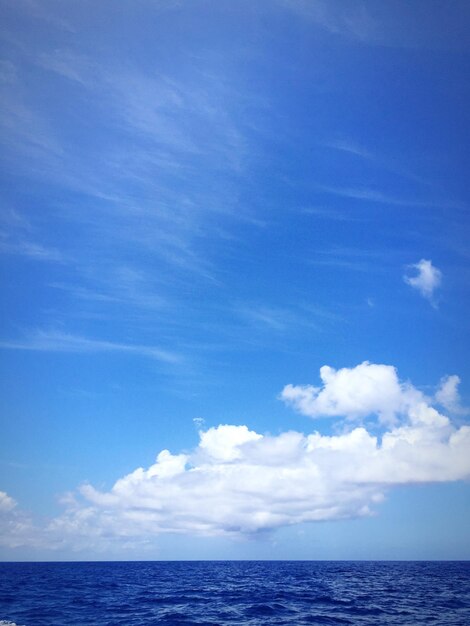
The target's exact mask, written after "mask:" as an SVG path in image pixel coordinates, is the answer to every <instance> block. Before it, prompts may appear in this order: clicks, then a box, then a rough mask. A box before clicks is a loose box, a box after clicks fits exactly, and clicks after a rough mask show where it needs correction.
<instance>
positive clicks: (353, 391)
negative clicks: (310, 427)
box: [281, 361, 420, 422]
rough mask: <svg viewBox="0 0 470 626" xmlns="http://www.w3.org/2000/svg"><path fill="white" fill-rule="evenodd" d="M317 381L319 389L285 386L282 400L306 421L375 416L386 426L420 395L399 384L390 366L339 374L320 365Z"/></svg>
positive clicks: (371, 365) (346, 370)
mask: <svg viewBox="0 0 470 626" xmlns="http://www.w3.org/2000/svg"><path fill="white" fill-rule="evenodd" d="M320 378H321V380H322V383H323V386H322V387H314V386H313V385H286V386H285V387H284V389H283V391H282V393H281V398H282V400H284V402H286V403H287V404H289V405H291V406H292V407H294V408H295V409H296V410H297V411H299V412H300V413H302V414H303V415H308V416H309V417H346V418H348V419H358V418H364V417H367V416H369V415H373V414H375V415H377V416H378V417H379V419H380V420H381V421H383V422H386V421H394V420H395V419H396V417H397V415H399V414H401V413H403V412H404V411H406V409H407V407H408V406H409V405H410V403H413V402H415V401H416V397H417V396H419V395H420V392H419V391H418V390H417V389H415V388H414V387H413V386H412V385H409V384H404V383H401V382H400V381H399V379H398V375H397V372H396V369H395V368H394V367H393V366H391V365H379V364H375V363H369V362H368V361H364V362H363V363H361V364H360V365H357V366H356V367H352V368H347V367H344V368H342V369H339V370H335V369H333V368H332V367H329V366H328V365H324V366H323V367H321V368H320Z"/></svg>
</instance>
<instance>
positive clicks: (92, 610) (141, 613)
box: [0, 561, 470, 626]
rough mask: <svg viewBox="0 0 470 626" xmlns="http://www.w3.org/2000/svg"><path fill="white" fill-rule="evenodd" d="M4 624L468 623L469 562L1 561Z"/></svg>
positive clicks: (247, 625) (438, 625)
mask: <svg viewBox="0 0 470 626" xmlns="http://www.w3.org/2000/svg"><path fill="white" fill-rule="evenodd" d="M0 624H1V625H2V626H7V625H8V626H13V625H14V624H16V625H18V626H85V625H87V626H89V625H96V626H98V625H99V626H114V625H118V624H119V625H120V624H122V625H124V626H148V625H151V624H175V626H176V625H183V624H185V625H188V626H189V625H195V624H200V625H202V624H215V625H217V626H225V625H227V626H228V625H238V626H255V625H258V624H266V625H267V624H269V625H273V626H274V625H284V624H286V625H288V624H289V625H295V626H302V625H304V624H305V625H307V624H308V625H310V626H311V625H312V624H313V625H316V624H318V625H320V624H321V625H328V626H334V625H342V624H355V625H357V626H362V625H364V626H365V625H369V624H370V625H372V624H373V625H382V624H383V625H387V626H393V625H400V626H401V625H403V626H405V625H406V626H421V625H424V624H426V625H429V624H430V625H434V626H469V625H470V562H435V561H433V562H373V561H367V562H364V561H362V562H352V561H341V562H338V561H198V562H194V561H191V562H183V561H178V562H131V563H129V562H121V563H116V562H112V563H0Z"/></svg>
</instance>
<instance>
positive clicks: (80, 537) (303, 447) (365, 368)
mask: <svg viewBox="0 0 470 626" xmlns="http://www.w3.org/2000/svg"><path fill="white" fill-rule="evenodd" d="M320 374H321V379H322V383H323V386H322V387H313V386H304V387H296V386H293V385H288V386H287V387H285V388H284V390H283V392H282V398H283V399H284V400H285V401H286V402H287V403H289V404H291V405H293V406H294V408H296V409H298V410H300V411H301V412H302V413H304V414H306V415H309V416H312V417H318V416H320V415H329V416H331V417H338V418H340V423H341V424H342V425H343V430H342V431H340V434H335V435H331V434H330V435H326V434H322V433H320V432H318V431H315V430H314V431H313V432H310V433H308V434H304V433H302V432H296V431H287V432H283V433H280V434H277V435H271V434H261V433H257V432H255V431H254V430H250V429H249V428H248V427H247V426H245V425H229V424H221V425H219V426H217V427H212V428H208V429H206V430H200V431H199V443H198V445H197V446H196V447H195V448H194V449H193V450H190V451H187V452H185V453H180V454H174V453H172V452H170V451H169V450H163V451H161V452H160V453H159V454H158V455H157V457H156V459H155V462H154V463H153V464H152V465H150V467H148V468H142V467H140V468H137V469H136V470H134V471H133V472H131V473H130V474H127V475H126V476H123V477H122V478H119V479H118V480H117V481H116V482H115V483H114V485H113V486H112V487H111V489H109V490H100V489H97V488H96V487H94V486H93V485H91V484H85V485H82V486H81V487H80V488H79V489H78V491H77V493H75V494H72V495H70V494H69V496H68V497H67V498H66V499H65V500H64V506H65V509H64V512H63V513H62V514H61V515H60V516H58V517H56V518H55V519H53V520H51V521H50V522H49V523H48V524H47V526H46V527H44V528H42V529H41V531H40V532H39V531H38V529H37V528H36V529H35V528H32V527H29V526H28V523H27V522H26V521H25V522H24V529H23V530H22V529H21V528H20V526H21V523H22V518H21V516H20V515H19V514H18V513H16V509H15V510H13V508H12V507H13V501H12V500H11V499H10V498H9V497H8V496H7V495H6V494H2V498H3V499H2V498H0V502H4V505H3V508H4V509H6V510H5V515H4V518H5V523H4V526H3V529H4V530H5V531H8V525H9V524H10V527H11V532H12V533H13V535H12V537H11V539H10V540H8V539H5V541H6V542H7V545H21V542H23V543H28V541H29V543H30V544H31V545H33V544H34V542H35V545H38V544H39V545H49V546H51V547H57V546H60V545H71V546H72V547H73V548H74V549H79V548H81V547H84V548H90V547H91V546H93V547H94V548H96V549H100V548H103V549H105V548H107V547H109V546H110V545H113V544H116V543H117V545H119V547H120V548H122V547H123V546H126V545H127V546H131V547H135V546H136V545H141V546H142V545H144V546H145V545H151V544H152V542H153V541H154V540H155V537H156V536H158V535H161V534H165V533H184V534H191V535H195V536H197V535H205V536H214V535H215V536H217V535H223V536H233V537H239V536H256V535H259V534H260V533H264V532H269V531H272V530H275V529H276V528H279V527H282V526H290V525H294V524H299V523H303V522H315V521H320V520H336V519H345V518H351V517H360V516H368V515H371V514H373V513H374V512H375V510H376V508H377V506H378V505H379V504H380V502H381V501H382V500H383V499H384V497H385V494H386V493H387V492H388V491H389V489H391V488H392V487H393V486H395V485H405V484H410V485H411V484H415V483H429V482H436V481H437V482H445V481H455V480H462V479H468V478H470V426H467V425H463V426H460V427H457V426H456V425H454V424H452V422H451V420H450V419H449V418H448V417H447V416H445V415H443V414H442V413H440V412H439V411H438V410H437V408H436V406H434V405H435V404H437V405H440V406H443V405H444V404H445V402H447V401H448V400H449V399H450V400H449V401H454V400H455V394H454V391H455V387H456V384H457V382H458V380H457V378H456V377H448V378H446V379H444V380H443V382H442V384H441V387H440V388H439V391H438V393H437V394H436V396H434V398H428V397H427V396H425V395H424V394H423V393H422V392H421V391H419V390H418V389H416V388H415V387H413V385H412V384H411V383H403V382H401V381H400V379H399V378H398V375H397V372H396V369H395V368H394V367H392V366H389V365H381V364H373V363H369V362H364V363H361V364H359V365H358V366H356V367H353V368H343V369H339V370H334V369H333V368H331V367H326V366H325V367H323V368H321V370H320ZM373 416H375V418H376V419H375V421H374V417H373ZM365 417H367V418H368V421H367V424H368V425H367V427H366V426H365V425H364V423H363V422H362V420H363V418H365ZM29 535H33V539H34V542H33V540H31V539H28V536H29Z"/></svg>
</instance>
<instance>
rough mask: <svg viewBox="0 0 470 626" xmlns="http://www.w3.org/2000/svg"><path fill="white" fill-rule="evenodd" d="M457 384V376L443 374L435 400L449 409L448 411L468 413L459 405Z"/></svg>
mask: <svg viewBox="0 0 470 626" xmlns="http://www.w3.org/2000/svg"><path fill="white" fill-rule="evenodd" d="M459 384H460V378H459V377H458V376H456V375H453V376H444V378H442V379H441V384H440V387H439V389H438V390H437V392H436V395H435V396H434V397H435V399H436V402H437V403H438V404H440V405H441V406H442V407H444V408H445V409H446V410H447V411H449V413H454V414H456V415H465V414H467V413H468V409H467V408H465V407H463V406H462V405H461V402H460V395H459V392H458V389H457V387H458V386H459Z"/></svg>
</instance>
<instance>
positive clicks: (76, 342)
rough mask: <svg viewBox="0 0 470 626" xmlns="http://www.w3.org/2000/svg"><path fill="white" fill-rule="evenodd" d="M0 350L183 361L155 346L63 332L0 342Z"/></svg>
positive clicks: (43, 333)
mask: <svg viewBox="0 0 470 626" xmlns="http://www.w3.org/2000/svg"><path fill="white" fill-rule="evenodd" d="M0 348H6V349H10V350H33V351H38V352H69V353H76V354H87V353H97V352H116V353H123V354H135V355H137V356H142V357H148V358H151V359H156V360H157V361H162V362H164V363H170V364H171V363H173V364H174V363H180V362H181V361H182V359H183V357H182V356H181V355H180V354H178V353H176V352H173V351H171V350H165V349H162V348H160V347H157V346H145V345H134V344H128V343H119V342H113V341H103V340H100V339H90V338H88V337H82V336H79V335H71V334H68V333H63V332H57V331H43V330H39V331H37V332H36V333H34V334H33V335H31V336H29V337H28V338H26V339H25V340H20V341H1V342H0Z"/></svg>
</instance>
